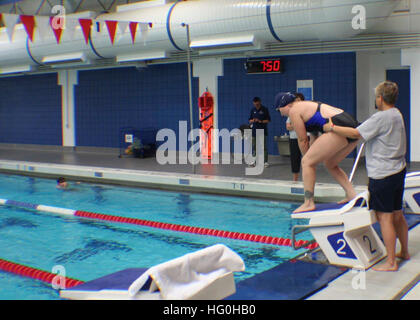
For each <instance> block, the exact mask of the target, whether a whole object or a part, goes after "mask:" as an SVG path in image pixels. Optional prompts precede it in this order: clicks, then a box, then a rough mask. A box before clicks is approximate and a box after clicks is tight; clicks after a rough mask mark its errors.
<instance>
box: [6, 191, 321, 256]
mask: <svg viewBox="0 0 420 320" xmlns="http://www.w3.org/2000/svg"><path fill="white" fill-rule="evenodd" d="M0 205H6V206H14V207H19V208H25V209H32V210H37V211H41V212H48V213H54V214H60V215H68V216H76V217H81V218H88V219H96V220H104V221H110V222H117V223H126V224H133V225H140V226H145V227H151V228H157V229H165V230H171V231H178V232H186V233H193V234H199V235H206V236H213V237H221V238H229V239H235V240H244V241H251V242H259V243H265V244H272V245H279V246H289V247H290V246H291V245H292V240H291V239H288V238H281V237H272V236H262V235H256V234H249V233H242V232H233V231H225V230H217V229H210V228H201V227H191V226H185V225H179V224H174V223H165V222H158V221H150V220H144V219H137V218H128V217H121V216H114V215H109V214H101V213H94V212H88V211H81V210H71V209H65V208H58V207H51V206H45V205H37V204H32V203H27V202H20V201H14V200H4V199H0ZM295 246H296V247H304V248H305V249H308V250H312V249H315V248H316V247H318V244H317V243H310V241H307V240H298V241H296V242H295Z"/></svg>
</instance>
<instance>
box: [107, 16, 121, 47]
mask: <svg viewBox="0 0 420 320" xmlns="http://www.w3.org/2000/svg"><path fill="white" fill-rule="evenodd" d="M105 23H106V26H107V28H108V33H109V37H110V39H111V43H112V44H114V40H115V33H116V32H117V25H118V22H117V21H108V20H107V21H105Z"/></svg>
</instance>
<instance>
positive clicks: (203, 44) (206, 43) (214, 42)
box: [190, 34, 255, 50]
mask: <svg viewBox="0 0 420 320" xmlns="http://www.w3.org/2000/svg"><path fill="white" fill-rule="evenodd" d="M254 45H255V36H254V35H253V34H252V35H246V36H238V37H230V38H226V37H225V38H217V39H205V40H194V41H191V43H190V47H191V48H192V49H200V50H207V49H216V48H225V47H228V48H238V47H249V46H254Z"/></svg>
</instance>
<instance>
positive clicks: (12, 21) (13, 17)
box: [3, 13, 18, 42]
mask: <svg viewBox="0 0 420 320" xmlns="http://www.w3.org/2000/svg"><path fill="white" fill-rule="evenodd" d="M17 21H18V15H17V14H8V13H3V22H4V25H5V26H6V32H7V36H8V37H9V40H10V42H12V39H13V33H14V30H15V26H16V23H17Z"/></svg>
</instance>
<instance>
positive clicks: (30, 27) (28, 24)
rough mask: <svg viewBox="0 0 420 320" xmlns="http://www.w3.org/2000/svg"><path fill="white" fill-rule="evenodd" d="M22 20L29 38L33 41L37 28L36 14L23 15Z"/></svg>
mask: <svg viewBox="0 0 420 320" xmlns="http://www.w3.org/2000/svg"><path fill="white" fill-rule="evenodd" d="M20 20H21V21H22V23H23V25H24V26H25V30H26V33H27V34H28V37H29V39H30V40H31V42H33V41H34V30H35V17H34V16H27V15H21V16H20Z"/></svg>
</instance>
